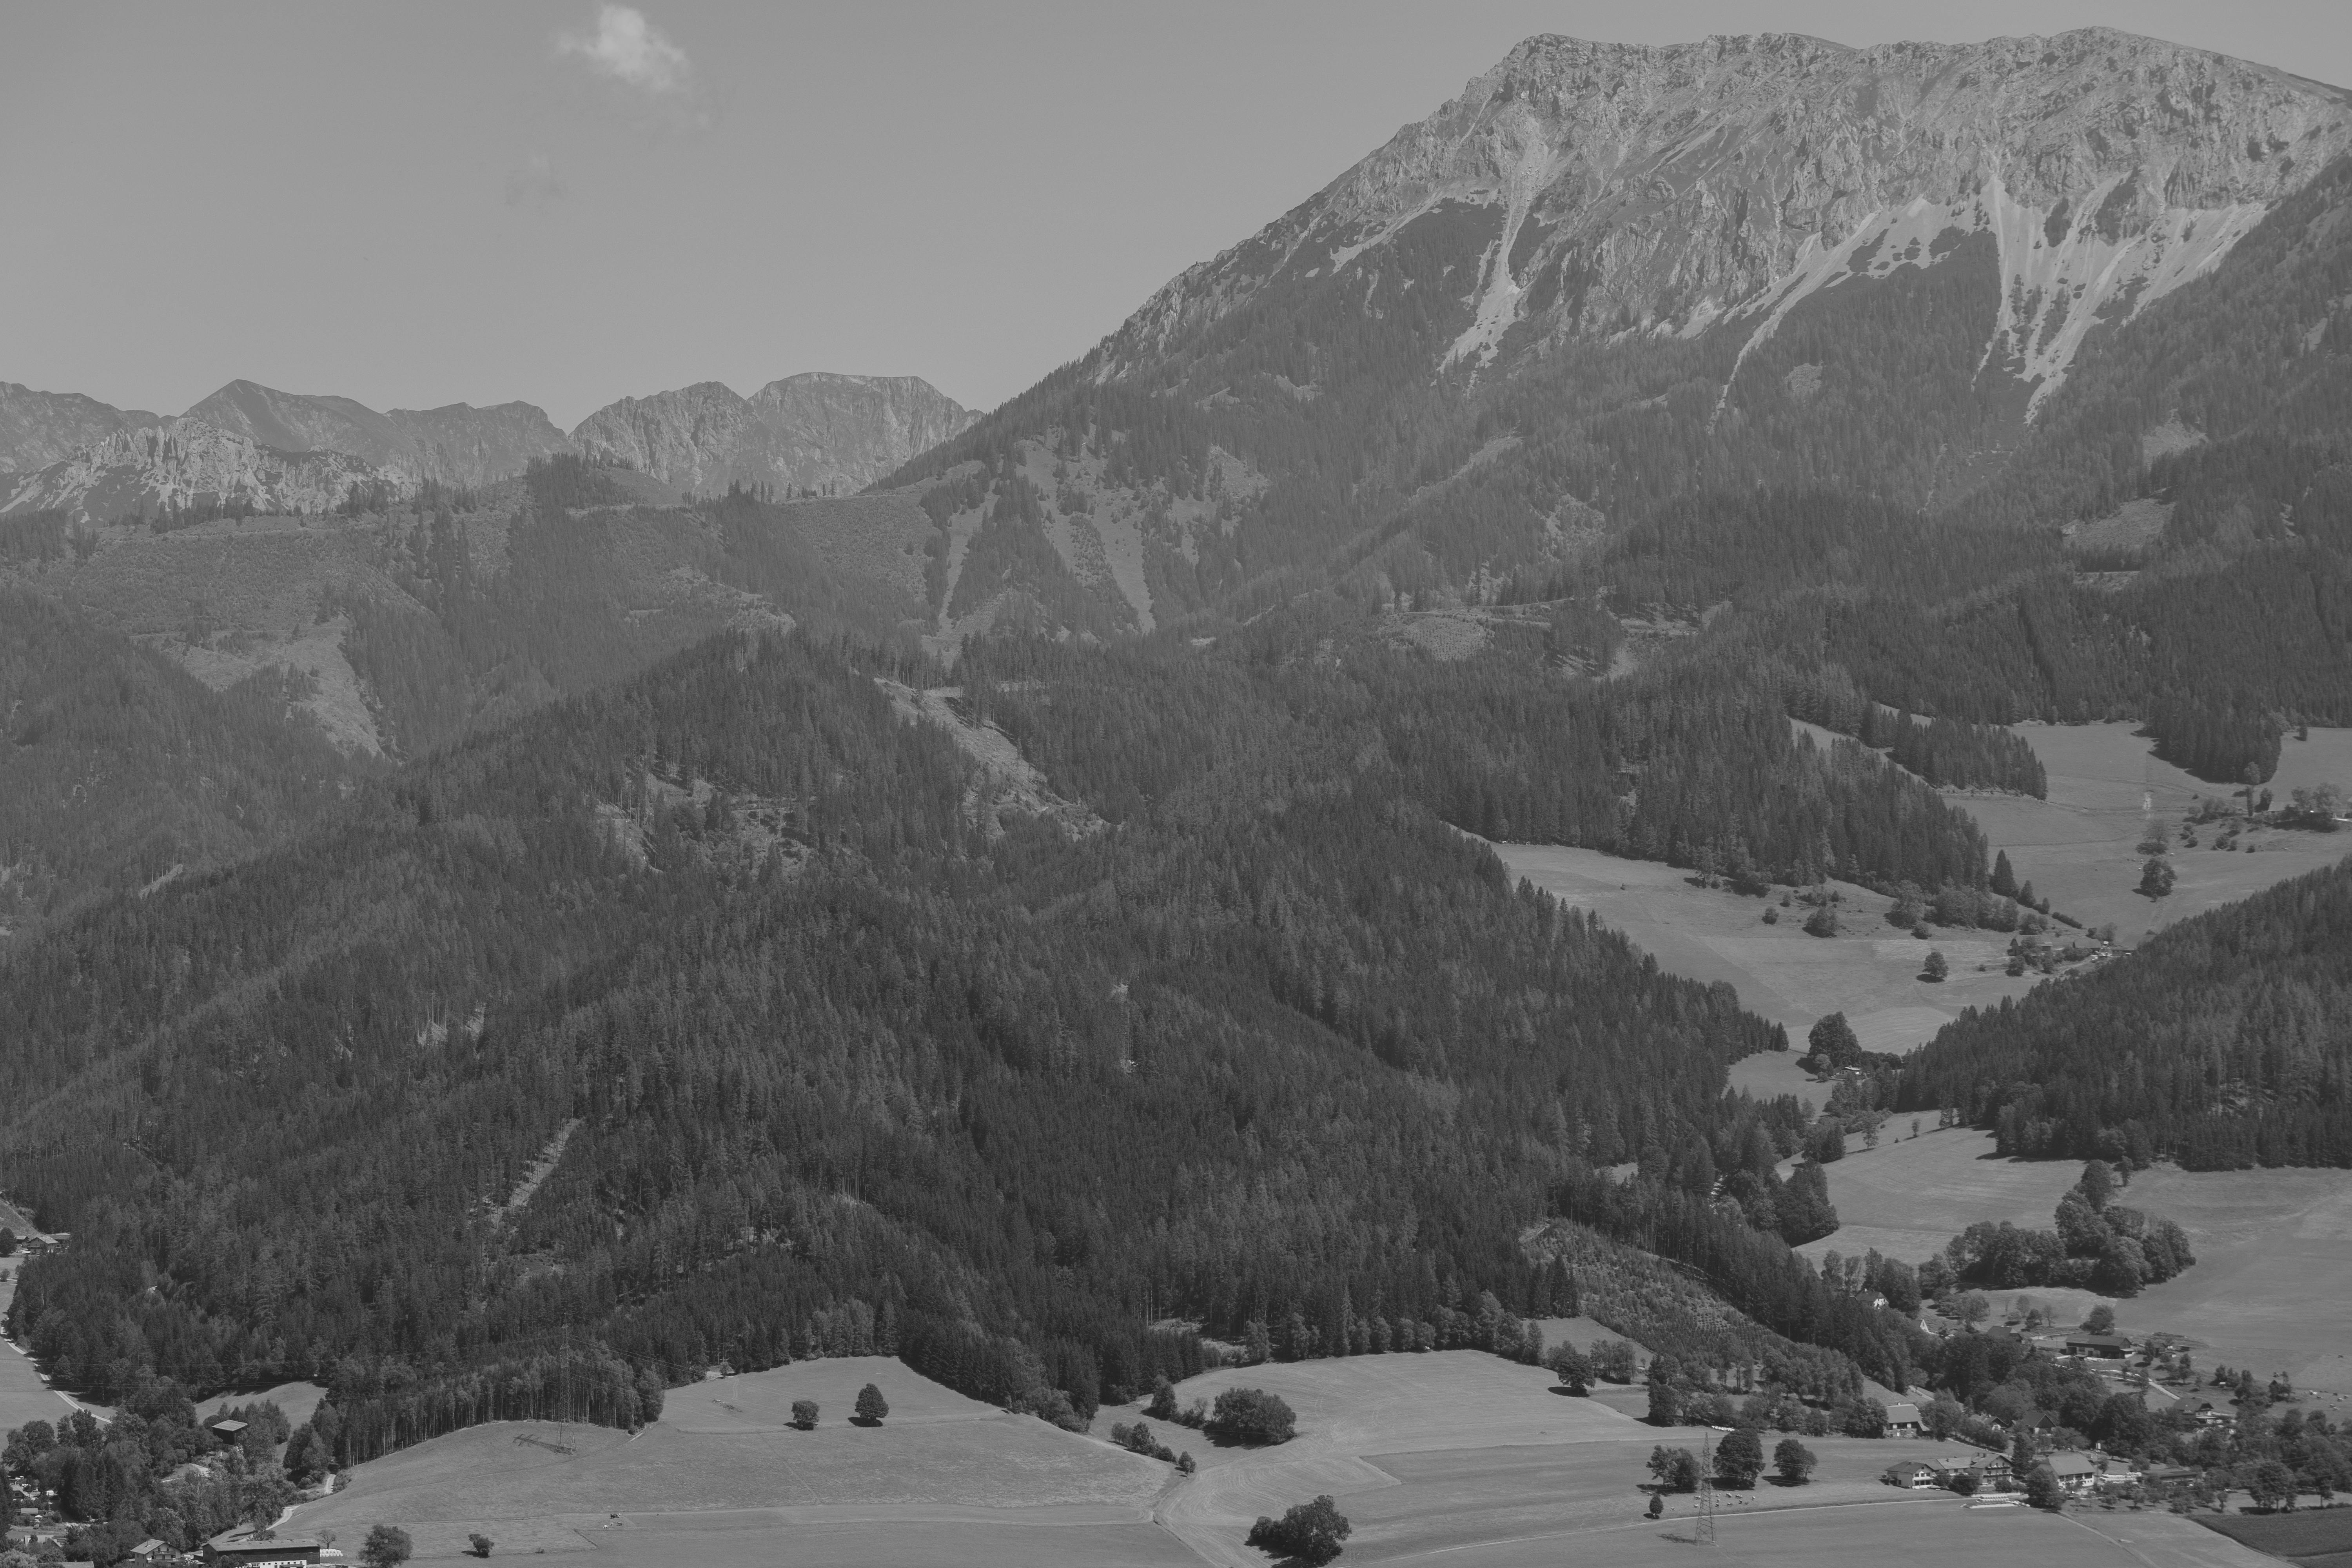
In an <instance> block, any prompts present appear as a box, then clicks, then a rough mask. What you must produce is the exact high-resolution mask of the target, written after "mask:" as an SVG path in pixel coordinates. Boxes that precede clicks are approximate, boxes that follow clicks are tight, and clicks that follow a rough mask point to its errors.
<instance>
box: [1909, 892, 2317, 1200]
mask: <svg viewBox="0 0 2352 1568" xmlns="http://www.w3.org/2000/svg"><path fill="white" fill-rule="evenodd" d="M1895 1095H1896V1099H1895V1106H1896V1109H1897V1110H1931V1109H1937V1108H1942V1107H1954V1108H1957V1109H1958V1111H1959V1113H1960V1115H1961V1116H1962V1118H1963V1119H1964V1120H1966V1121H1969V1123H1971V1124H1973V1125H1975V1126H1979V1127H1985V1128H1990V1129H1991V1130H1992V1131H1993V1132H1994V1133H1995V1134H1996V1136H1997V1137H1998V1139H1999V1146H2000V1150H2001V1151H2002V1152H2004V1153H2010V1154H2017V1155H2022V1156H2025V1157H2028V1158H2051V1157H2066V1158H2075V1159H2088V1158H2094V1157H2095V1158H2098V1159H2103V1160H2118V1159H2121V1160H2129V1161H2130V1162H2131V1163H2134V1164H2145V1163H2147V1162H2148V1161H2150V1160H2151V1159H2157V1158H2164V1159H2171V1160H2177V1161H2179V1163H2181V1164H2182V1165H2183V1166H2185V1167H2187V1168H2188V1169H2190V1170H2200V1171H2210V1170H2231V1169H2238V1168H2242V1167H2245V1166H2249V1165H2345V1164H2352V863H2347V864H2345V865H2341V866H2337V867H2336V868H2333V869H2331V870H2326V871H2315V872H2312V873H2311V874H2309V875H2307V876H2304V877H2299V878H2297V879H2294V881H2291V882H2285V883H2282V884H2281V885H2279V886H2278V887H2275V888H2273V889H2269V890H2268V891H2266V892H2263V893H2258V894H2256V895H2255V896H2254V897H2252V898H2251V899H2248V900H2245V901H2244V902H2242V903H2238V904H2231V905H2229V906H2227V907H2225V908H2222V909H2219V910H2213V911H2211V912H2210V913H2209V914H2204V915H2200V916H2198V917H2197V918H2195V919H2193V920H2187V921H2181V922H2180V923H2179V924H2178V925H2174V926H2170V927H2168V928H2167V929H2166V930H2164V931H2160V932H2158V934H2157V935H2155V936H2154V937H2151V938H2150V939H2149V940H2148V942H2147V945H2146V946H2144V947H2142V948H2140V949H2139V950H2138V951H2137V952H2133V953H2131V954H2129V955H2127V956H2126V957H2124V958H2122V959H2120V960H2118V961H2116V963H2112V964H2109V965H2106V966H2105V968H2103V969H2102V970H2101V971H2100V972H2099V973H2096V974H2094V975H2090V976H2087V977H2085V978H2084V979H2081V980H2076V981H2070V982H2068V983H2067V984H2063V985H2044V986H2042V987H2041V988H2039V989H2038V990H2035V991H2033V992H2032V993H2031V994H2029V995H2027V996H2026V997H2025V998H2024V999H2023V1000H2022V1001H2021V1002H2018V1003H2017V1004H2015V1005H2011V1004H2010V1003H2008V1002H2006V1001H2004V1002H2003V1003H2002V1004H2001V1005H2000V1009H1999V1010H1998V1011H1995V1012H1990V1013H1971V1014H1969V1015H1968V1016H1964V1017H1962V1018H1961V1019H1960V1021H1959V1022H1958V1023H1956V1024H1954V1025H1952V1026H1950V1027H1948V1028H1947V1029H1945V1030H1944V1031H1943V1032H1942V1033H1941V1034H1939V1035H1937V1037H1936V1038H1935V1039H1934V1040H1932V1041H1930V1042H1929V1043H1928V1044H1927V1046H1925V1047H1922V1048H1921V1049H1920V1051H1919V1052H1918V1054H1917V1055H1916V1056H1915V1057H1913V1058H1911V1059H1910V1060H1909V1061H1908V1062H1907V1063H1906V1064H1905V1066H1904V1068H1903V1069H1902V1072H1901V1075H1900V1077H1899V1079H1898V1082H1897V1084H1896V1086H1895Z"/></svg>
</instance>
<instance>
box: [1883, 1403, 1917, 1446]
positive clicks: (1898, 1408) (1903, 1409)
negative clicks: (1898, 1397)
mask: <svg viewBox="0 0 2352 1568" xmlns="http://www.w3.org/2000/svg"><path fill="white" fill-rule="evenodd" d="M1921 1430H1922V1428H1921V1426H1920V1423H1919V1407H1918V1406H1917V1405H1914V1404H1912V1403H1911V1402H1910V1401H1909V1400H1907V1399H1906V1400H1902V1401H1900V1402H1898V1403H1896V1404H1894V1405H1888V1406H1887V1407H1886V1435H1887V1436H1890V1437H1916V1436H1918V1435H1919V1433H1920V1431H1921Z"/></svg>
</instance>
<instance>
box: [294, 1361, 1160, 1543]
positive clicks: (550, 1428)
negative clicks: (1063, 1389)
mask: <svg viewBox="0 0 2352 1568" xmlns="http://www.w3.org/2000/svg"><path fill="white" fill-rule="evenodd" d="M869 1382H870V1383H873V1384H877V1385H878V1386H879V1387H880V1388H881V1390H882V1393H883V1397H884V1398H885V1399H886V1400H887V1401H888V1403H889V1405H890V1414H889V1416H888V1417H887V1419H886V1420H885V1421H884V1422H883V1424H882V1425H881V1426H872V1427H866V1426H855V1425H853V1424H852V1423H851V1422H850V1419H849V1415H850V1410H851V1405H852V1402H853V1401H854V1400H855V1399H856V1393H857V1390H858V1389H859V1388H860V1387H861V1386H862V1385H864V1384H866V1383H869ZM797 1399H814V1400H815V1401H816V1402H817V1404H818V1406H819V1411H820V1415H819V1417H818V1425H817V1427H816V1429H815V1430H814V1431H813V1432H803V1431H800V1430H798V1429H796V1428H794V1427H793V1426H792V1425H791V1408H792V1405H793V1401H794V1400H797ZM565 1448H569V1449H571V1450H572V1451H571V1452H569V1453H566V1452H562V1451H560V1450H562V1449H565ZM1171 1473H1172V1472H1171V1470H1170V1469H1169V1468H1168V1467H1167V1466H1165V1465H1162V1464H1160V1463H1158V1462H1157V1461H1155V1460H1151V1459H1146V1458H1139V1457H1138V1456H1136V1455H1132V1454H1129V1453H1126V1452H1124V1451H1122V1450H1120V1449H1118V1448H1114V1447H1111V1446H1110V1445H1109V1444H1108V1443H1105V1442H1102V1441H1099V1440H1097V1439H1093V1438H1088V1437H1081V1436H1074V1435H1073V1434H1070V1433H1067V1432H1063V1431H1059V1430H1056V1429H1055V1428H1054V1427H1052V1426H1047V1425H1046V1424H1045V1422H1042V1421H1039V1420H1037V1419H1035V1418H1034V1417H1032V1416H1026V1415H1007V1414H1005V1413H1004V1412H1003V1411H1001V1410H998V1409H995V1408H993V1407H992V1406H990V1405H981V1404H978V1403H975V1402H974V1401H972V1400H969V1399H966V1398H964V1397H963V1396H962V1395H961V1394H956V1393H954V1392H952V1391H950V1390H949V1389H947V1388H944V1387H941V1386H940V1384H935V1383H932V1382H931V1381H930V1380H929V1379H928V1378H925V1377H922V1376H920V1375H919V1374H918V1373H915V1372H913V1371H911V1370H910V1369H908V1367H907V1366H906V1365H904V1364H903V1363H899V1362H898V1361H895V1360H892V1359H890V1358H887V1357H882V1356H861V1357H850V1358H845V1359H842V1360H836V1361H811V1362H797V1363H793V1364H792V1365H790V1366H785V1367H779V1368H776V1369H775V1370H773V1371H771V1372H764V1373H746V1374H744V1375H741V1376H737V1377H728V1378H719V1379H713V1380H710V1381H708V1382H704V1383H698V1384H690V1385H688V1386H687V1387H685V1388H680V1389H674V1390H672V1391H671V1393H670V1394H669V1397H668V1399H667V1401H666V1403H665V1407H664V1410H663V1418H662V1419H661V1420H660V1421H657V1422H656V1423H654V1424H653V1425H651V1426H647V1427H646V1428H645V1429H644V1430H643V1431H641V1432H639V1433H637V1434H635V1436H632V1435H630V1434H628V1433H625V1432H619V1431H614V1430H613V1429H612V1428H609V1427H601V1426H563V1427H559V1426H555V1425H553V1424H551V1423H546V1422H499V1423H495V1424H492V1425H489V1426H476V1427H469V1428H467V1429H466V1430H464V1431H461V1432H453V1433H451V1434H449V1435H447V1436H442V1437H436V1438H435V1439H433V1440H432V1441H430V1442H427V1443H421V1444H418V1445H417V1446H415V1447H412V1448H406V1449H403V1450H401V1451H400V1452H398V1453H396V1454H391V1455H387V1456H385V1457H384V1458H381V1459H376V1460H373V1461H371V1462H370V1463H368V1464H365V1465H362V1466H359V1467H357V1468H355V1469H354V1470H353V1472H352V1484H351V1485H350V1486H349V1487H347V1488H345V1489H343V1490H341V1491H340V1492H337V1493H335V1494H334V1495H333V1496H332V1497H330V1498H326V1499H322V1500H320V1501H317V1502H314V1503H310V1504H307V1505H305V1506H304V1507H303V1509H302V1510H300V1512H299V1514H298V1515H297V1516H296V1527H298V1528H299V1529H302V1530H305V1531H317V1530H320V1529H331V1530H334V1531H337V1532H338V1533H339V1534H340V1535H343V1536H350V1537H352V1538H353V1539H356V1537H357V1536H358V1535H359V1534H363V1533H364V1532H365V1531H366V1530H367V1528H368V1526H369V1525H371V1524H373V1523H377V1522H380V1521H386V1522H393V1523H397V1524H399V1525H401V1526H402V1527H403V1528H404V1529H405V1530H407V1531H409V1533H410V1534H411V1535H412V1536H413V1537H414V1538H415V1541H416V1545H417V1553H418V1555H419V1556H422V1557H432V1556H455V1555H458V1554H461V1553H462V1552H464V1551H465V1546H466V1538H467V1535H468V1534H470V1533H471V1532H473V1531H480V1532H481V1533H483V1534H485V1535H488V1536H489V1537H490V1538H491V1539H492V1540H494V1541H498V1542H501V1543H502V1550H506V1551H509V1552H512V1551H522V1550H527V1551H530V1552H540V1551H546V1552H562V1551H582V1550H587V1549H590V1548H591V1547H592V1546H593V1548H594V1549H595V1550H599V1551H616V1552H621V1553H622V1555H624V1556H627V1555H629V1553H631V1552H637V1553H638V1554H640V1555H646V1554H648V1553H650V1554H651V1555H646V1560H647V1561H653V1560H655V1558H656V1556H658V1555H659V1552H661V1551H666V1550H672V1548H659V1549H656V1548H655V1547H652V1546H646V1547H643V1548H640V1547H639V1545H638V1544H636V1543H637V1542H639V1541H640V1539H641V1538H640V1536H639V1535H638V1534H637V1533H635V1532H638V1531H646V1532H654V1531H660V1532H663V1533H666V1534H673V1535H676V1536H677V1542H678V1544H677V1546H676V1547H675V1548H674V1550H676V1551H677V1552H680V1553H682V1554H683V1555H682V1556H681V1557H680V1558H678V1559H677V1560H680V1561H689V1560H692V1561H698V1560H700V1554H701V1553H702V1552H704V1551H705V1550H706V1549H707V1550H708V1551H709V1552H711V1553H713V1554H714V1555H712V1556H711V1557H710V1559H709V1560H710V1561H713V1562H730V1561H732V1560H733V1558H732V1557H730V1555H728V1554H729V1553H730V1552H755V1553H758V1552H764V1553H766V1555H764V1556H761V1559H760V1560H761V1561H763V1562H771V1563H772V1562H790V1561H802V1560H804V1561H809V1562H835V1561H841V1562H851V1561H861V1560H864V1559H863V1558H861V1557H860V1556H859V1553H860V1552H866V1551H867V1547H866V1546H857V1547H856V1549H855V1550H851V1549H849V1548H848V1547H843V1548H842V1550H841V1551H839V1552H831V1551H830V1549H827V1551H824V1552H815V1553H814V1555H808V1556H806V1557H804V1558H793V1557H783V1556H779V1555H777V1554H776V1552H775V1551H774V1550H773V1548H774V1546H775V1542H774V1541H772V1540H771V1541H767V1542H759V1541H755V1540H753V1539H752V1538H753V1537H756V1536H759V1535H761V1533H762V1532H765V1533H767V1534H769V1535H774V1534H776V1533H777V1532H779V1531H783V1532H786V1533H790V1532H792V1531H798V1530H799V1529H800V1528H801V1527H802V1526H803V1525H805V1526H809V1527H812V1528H814V1526H816V1525H820V1524H822V1525H823V1526H824V1531H820V1532H819V1534H821V1535H823V1536H824V1537H825V1538H826V1539H831V1540H834V1541H835V1543H836V1544H837V1545H838V1544H839V1543H840V1542H843V1541H846V1540H847V1539H848V1538H849V1537H850V1536H855V1535H856V1534H857V1533H858V1532H859V1531H871V1530H877V1529H881V1528H882V1527H883V1526H884V1525H889V1526H890V1527H891V1528H892V1529H894V1530H896V1529H898V1528H899V1527H901V1526H903V1527H905V1528H906V1529H908V1530H911V1531H914V1535H913V1536H912V1537H908V1538H905V1539H902V1538H901V1537H900V1536H898V1535H890V1536H889V1537H888V1538H887V1542H886V1544H884V1545H882V1546H876V1547H874V1548H873V1551H875V1552H881V1553H882V1555H880V1556H876V1557H874V1558H873V1559H872V1560H874V1561H877V1562H878V1561H888V1560H891V1559H890V1558H889V1556H888V1553H889V1552H897V1551H901V1550H902V1549H904V1551H905V1552H906V1553H907V1554H906V1555H904V1556H903V1558H902V1559H900V1560H904V1561H908V1562H919V1561H924V1560H926V1559H924V1558H923V1556H922V1555H921V1553H920V1552H917V1551H915V1550H914V1548H913V1546H910V1545H908V1541H916V1540H919V1539H929V1537H930V1536H933V1535H944V1536H946V1537H948V1538H950V1539H952V1537H953V1536H954V1534H955V1533H956V1532H955V1531H949V1530H944V1529H943V1525H944V1524H946V1523H953V1522H955V1521H964V1522H967V1523H971V1524H973V1526H974V1528H975V1529H977V1528H978V1527H979V1526H981V1525H985V1526H987V1527H988V1528H987V1530H985V1531H981V1534H982V1536H984V1537H985V1538H986V1539H990V1540H999V1541H1003V1542H1019V1541H1024V1540H1027V1539H1029V1537H1028V1536H1026V1535H1024V1533H1023V1531H1055V1532H1059V1531H1077V1532H1078V1533H1077V1534H1076V1535H1075V1536H1068V1537H1065V1536H1064V1535H1062V1534H1059V1533H1055V1534H1052V1535H1051V1536H1050V1537H1046V1538H1045V1539H1051V1540H1055V1541H1061V1540H1065V1539H1067V1540H1070V1541H1074V1542H1075V1541H1078V1540H1081V1539H1086V1540H1094V1539H1096V1538H1097V1537H1099V1536H1101V1532H1104V1531H1109V1532H1112V1534H1116V1533H1117V1532H1118V1531H1121V1530H1129V1531H1138V1532H1146V1531H1147V1526H1146V1524H1145V1520H1146V1511H1145V1510H1146V1508H1147V1506H1148V1505H1149V1503H1150V1500H1151V1499H1152V1497H1153V1496H1154V1495H1155V1494H1156V1493H1157V1492H1158V1491H1159V1489H1160V1487H1161V1486H1162V1485H1163V1484H1164V1483H1165V1482H1166V1481H1167V1479H1169V1477H1170V1476H1171ZM810 1510H815V1511H814V1512H811V1511H810ZM840 1510H849V1511H848V1512H847V1513H846V1514H844V1513H843V1512H841V1511H840ZM1039 1510H1044V1511H1042V1512H1041V1511H1039ZM1071 1510H1076V1511H1075V1512H1073V1511H1071ZM967 1516H971V1517H970V1518H969V1519H968V1518H967ZM746 1521H749V1522H746ZM918 1526H919V1527H920V1528H917V1527H918ZM1016 1527H1017V1528H1016ZM998 1531H1011V1532H1012V1533H1009V1534H999V1533H997V1532H998ZM844 1532H847V1533H846V1534H845V1533H844ZM1105 1539H1107V1537H1106V1538H1105ZM813 1550H814V1549H813ZM747 1560H748V1559H747ZM1007 1560H1008V1561H1020V1560H1022V1559H1021V1557H1020V1556H1019V1553H1018V1551H1015V1552H1013V1555H1012V1556H1011V1557H1009V1558H1008V1559H1007ZM1074 1560H1085V1561H1118V1560H1120V1559H1119V1558H1118V1555H1117V1554H1116V1553H1113V1554H1111V1555H1109V1556H1108V1557H1099V1558H1098V1557H1094V1556H1086V1557H1083V1558H1082V1559H1074ZM1133 1560H1134V1561H1136V1562H1139V1563H1144V1562H1150V1561H1154V1559H1152V1558H1151V1557H1150V1556H1149V1555H1148V1554H1147V1555H1143V1556H1137V1557H1134V1558H1133Z"/></svg>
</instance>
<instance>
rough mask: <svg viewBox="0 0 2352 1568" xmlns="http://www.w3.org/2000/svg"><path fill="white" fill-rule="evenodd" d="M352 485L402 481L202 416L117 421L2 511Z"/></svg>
mask: <svg viewBox="0 0 2352 1568" xmlns="http://www.w3.org/2000/svg"><path fill="white" fill-rule="evenodd" d="M353 484H362V485H388V486H390V487H392V489H393V491H394V493H397V492H398V491H399V490H400V489H403V488H404V480H403V479H402V476H400V475H398V474H396V473H394V472H393V471H391V470H390V469H387V468H379V467H378V466H376V465H375V464H373V463H370V462H368V461H367V460H366V459H364V458H356V457H352V456H351V455H350V454H348V453H343V452H299V453H298V452H283V451H278V450H274V449H272V448H270V447H264V446H262V445H261V444H260V443H258V442H257V441H255V440H254V439H253V438H252V437H249V436H246V435H242V434H238V433H236V432H232V431H227V430H223V429H221V428H220V427H219V426H215V425H211V424H208V423H206V422H205V421H204V420H201V419H191V418H182V419H172V420H166V421H164V422H163V423H162V424H158V425H149V426H142V427H140V428H138V429H133V430H118V431H116V432H115V433H114V434H112V435H110V436H108V437H105V438H104V439H103V440H100V441H97V442H94V443H92V444H91V445H89V446H87V447H83V448H81V449H80V450H79V451H78V452H76V453H75V454H74V455H73V456H72V457H70V458H66V459H65V460H64V461H62V462H58V463H53V464H51V465H50V466H49V467H47V468H44V469H42V470H41V471H40V472H38V473H37V474H32V475H28V476H25V477H23V478H22V479H18V480H17V481H16V485H15V487H14V489H11V490H9V491H7V492H6V493H5V499H0V513H6V512H16V511H34V510H45V509H48V508H57V509H59V510H64V511H67V512H68V513H71V514H73V515H74V516H76V517H79V518H87V519H93V520H97V521H113V520H116V519H121V518H125V517H133V516H137V515H139V514H140V513H142V512H147V513H153V512H159V511H162V510H165V509H167V508H184V507H189V506H194V505H197V504H200V503H204V502H206V501H211V502H217V503H220V504H223V505H228V504H235V503H240V502H242V503H247V504H250V505H251V507H252V509H253V510H255V511H257V512H323V511H330V510H333V509H334V508H335V507H336V506H338V505H340V504H341V502H342V500H343V499H344V498H345V497H346V496H347V495H349V494H350V493H351V487H352V485H353Z"/></svg>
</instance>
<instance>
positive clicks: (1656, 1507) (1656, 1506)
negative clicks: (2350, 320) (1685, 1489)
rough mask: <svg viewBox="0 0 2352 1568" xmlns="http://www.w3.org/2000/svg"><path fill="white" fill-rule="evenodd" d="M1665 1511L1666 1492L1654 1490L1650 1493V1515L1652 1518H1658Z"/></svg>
mask: <svg viewBox="0 0 2352 1568" xmlns="http://www.w3.org/2000/svg"><path fill="white" fill-rule="evenodd" d="M1665 1511H1666V1494H1665V1493H1664V1492H1652V1493H1651V1494H1650V1517H1651V1518H1652V1519H1656V1518H1658V1517H1659V1516H1660V1515H1662V1514H1664V1512H1665Z"/></svg>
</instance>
